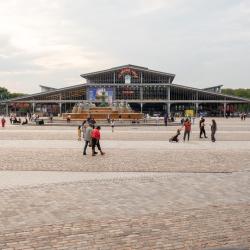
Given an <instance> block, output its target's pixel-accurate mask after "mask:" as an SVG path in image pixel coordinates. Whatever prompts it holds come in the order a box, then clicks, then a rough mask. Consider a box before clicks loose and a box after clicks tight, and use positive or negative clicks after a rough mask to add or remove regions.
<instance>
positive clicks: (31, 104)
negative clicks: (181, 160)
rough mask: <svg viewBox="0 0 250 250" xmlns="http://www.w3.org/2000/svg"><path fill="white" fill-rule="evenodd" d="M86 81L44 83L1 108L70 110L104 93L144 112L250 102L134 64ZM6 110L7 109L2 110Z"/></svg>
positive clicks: (221, 111) (217, 109)
mask: <svg viewBox="0 0 250 250" xmlns="http://www.w3.org/2000/svg"><path fill="white" fill-rule="evenodd" d="M81 77H83V78H85V79H86V83H82V84H78V85H74V86H71V87H66V88H59V89H55V88H51V87H46V86H41V88H42V92H41V93H37V94H32V95H26V96H22V97H18V98H14V99H10V100H5V101H1V102H0V105H1V107H2V109H1V110H2V112H5V113H10V112H18V111H20V105H21V104H22V105H24V104H25V105H26V106H25V107H27V105H28V111H29V112H41V113H45V114H49V113H54V114H57V113H65V112H70V111H71V110H72V108H73V106H74V105H75V104H76V103H79V102H92V103H95V104H96V105H98V104H99V103H100V102H101V98H100V95H101V94H100V93H102V95H103V93H105V95H106V99H107V102H109V103H110V104H112V103H114V102H116V103H117V102H126V103H128V104H129V105H130V106H131V107H132V109H134V110H136V111H141V112H144V113H154V112H158V113H168V114H170V113H182V114H183V113H184V111H185V110H194V111H195V112H196V113H197V114H198V112H199V113H206V114H207V115H225V114H226V113H231V112H234V111H236V110H237V107H238V106H237V105H239V104H245V105H249V104H250V100H249V99H245V98H240V97H235V96H229V95H224V94H221V87H222V85H217V86H214V87H210V88H205V89H199V88H192V87H187V86H183V85H178V84H174V83H173V81H174V78H175V75H174V74H170V73H165V72H160V71H155V70H151V69H148V68H146V67H140V66H135V65H130V64H128V65H124V66H119V67H115V68H111V69H106V70H102V71H97V72H92V73H87V74H82V75H81ZM3 110H4V111H3Z"/></svg>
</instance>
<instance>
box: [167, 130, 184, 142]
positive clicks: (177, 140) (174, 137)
mask: <svg viewBox="0 0 250 250" xmlns="http://www.w3.org/2000/svg"><path fill="white" fill-rule="evenodd" d="M180 134H181V130H180V129H179V128H178V129H177V131H176V134H175V135H174V136H172V137H171V138H170V139H169V142H179V139H178V137H179V135H180Z"/></svg>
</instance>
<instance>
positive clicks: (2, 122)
mask: <svg viewBox="0 0 250 250" xmlns="http://www.w3.org/2000/svg"><path fill="white" fill-rule="evenodd" d="M5 123H6V120H5V119H4V117H2V119H1V124H2V128H4V127H5Z"/></svg>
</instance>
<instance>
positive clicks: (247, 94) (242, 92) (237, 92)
mask: <svg viewBox="0 0 250 250" xmlns="http://www.w3.org/2000/svg"><path fill="white" fill-rule="evenodd" d="M222 94H225V95H233V96H238V97H243V98H249V99H250V89H222Z"/></svg>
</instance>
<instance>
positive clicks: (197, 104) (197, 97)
mask: <svg viewBox="0 0 250 250" xmlns="http://www.w3.org/2000/svg"><path fill="white" fill-rule="evenodd" d="M198 100H199V93H198V91H196V103H195V113H196V117H198V116H199V114H198V111H199V102H198Z"/></svg>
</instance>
